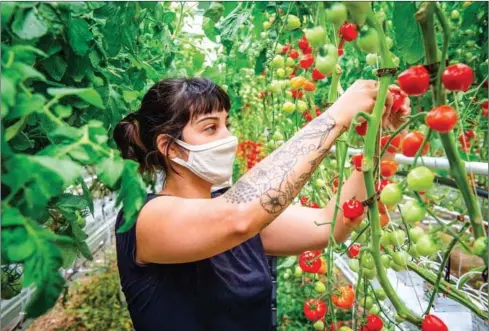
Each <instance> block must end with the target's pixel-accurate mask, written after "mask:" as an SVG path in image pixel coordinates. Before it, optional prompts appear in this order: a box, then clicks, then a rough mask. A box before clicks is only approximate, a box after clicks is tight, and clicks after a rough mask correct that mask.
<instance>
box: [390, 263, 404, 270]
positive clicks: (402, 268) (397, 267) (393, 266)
mask: <svg viewBox="0 0 489 331" xmlns="http://www.w3.org/2000/svg"><path fill="white" fill-rule="evenodd" d="M390 267H391V268H392V270H394V271H397V272H400V271H404V270H406V266H405V265H401V264H397V263H396V262H394V261H391V265H390Z"/></svg>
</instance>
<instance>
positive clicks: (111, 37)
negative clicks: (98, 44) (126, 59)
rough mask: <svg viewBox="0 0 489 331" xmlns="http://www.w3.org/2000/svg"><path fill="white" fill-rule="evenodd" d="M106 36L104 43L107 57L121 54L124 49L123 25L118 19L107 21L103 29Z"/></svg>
mask: <svg viewBox="0 0 489 331" xmlns="http://www.w3.org/2000/svg"><path fill="white" fill-rule="evenodd" d="M102 33H103V35H104V38H103V42H104V45H105V49H106V50H107V55H108V56H110V57H114V56H116V55H117V54H119V52H120V50H121V47H122V39H121V38H122V36H121V24H120V22H119V20H118V19H117V17H114V18H111V19H109V20H107V23H105V26H104V27H103V29H102Z"/></svg>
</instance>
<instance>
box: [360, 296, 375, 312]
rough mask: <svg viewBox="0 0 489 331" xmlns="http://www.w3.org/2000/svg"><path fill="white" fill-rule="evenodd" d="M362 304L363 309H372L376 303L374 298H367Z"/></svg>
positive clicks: (361, 301) (362, 299) (363, 299)
mask: <svg viewBox="0 0 489 331" xmlns="http://www.w3.org/2000/svg"><path fill="white" fill-rule="evenodd" d="M360 304H361V305H362V306H363V307H365V308H367V309H370V308H372V306H373V305H374V301H373V299H372V297H370V296H366V297H364V298H361V299H360Z"/></svg>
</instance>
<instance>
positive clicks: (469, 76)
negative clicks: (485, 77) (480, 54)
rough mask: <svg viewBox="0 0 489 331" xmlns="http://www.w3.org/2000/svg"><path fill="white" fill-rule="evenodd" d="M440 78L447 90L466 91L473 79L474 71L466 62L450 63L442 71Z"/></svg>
mask: <svg viewBox="0 0 489 331" xmlns="http://www.w3.org/2000/svg"><path fill="white" fill-rule="evenodd" d="M441 80H442V82H443V85H444V86H445V88H446V89H447V90H450V91H462V92H466V91H467V90H468V89H469V88H470V86H471V85H472V82H473V81H474V72H473V71H472V69H471V68H470V67H469V66H468V65H466V64H463V63H458V64H452V65H451V66H448V67H447V68H446V69H445V71H443V75H442V76H441Z"/></svg>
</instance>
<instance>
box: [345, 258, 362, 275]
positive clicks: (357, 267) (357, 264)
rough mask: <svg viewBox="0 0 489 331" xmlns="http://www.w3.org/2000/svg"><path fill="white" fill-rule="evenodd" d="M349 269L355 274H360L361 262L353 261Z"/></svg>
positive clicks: (349, 263)
mask: <svg viewBox="0 0 489 331" xmlns="http://www.w3.org/2000/svg"><path fill="white" fill-rule="evenodd" d="M348 267H349V268H350V269H351V270H352V271H353V272H358V270H360V262H359V261H358V260H357V259H351V260H350V261H348Z"/></svg>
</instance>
